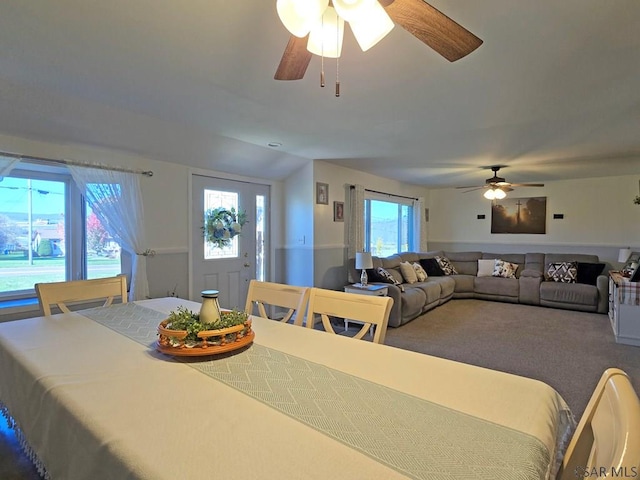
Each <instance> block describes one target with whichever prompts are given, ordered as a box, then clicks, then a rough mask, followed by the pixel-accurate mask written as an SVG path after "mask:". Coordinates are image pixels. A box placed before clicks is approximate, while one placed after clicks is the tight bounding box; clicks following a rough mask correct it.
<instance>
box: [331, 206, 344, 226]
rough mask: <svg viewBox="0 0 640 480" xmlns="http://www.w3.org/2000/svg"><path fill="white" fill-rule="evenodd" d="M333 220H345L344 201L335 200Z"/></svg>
mask: <svg viewBox="0 0 640 480" xmlns="http://www.w3.org/2000/svg"><path fill="white" fill-rule="evenodd" d="M333 221H334V222H344V202H333Z"/></svg>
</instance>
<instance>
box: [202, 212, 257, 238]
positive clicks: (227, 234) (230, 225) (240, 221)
mask: <svg viewBox="0 0 640 480" xmlns="http://www.w3.org/2000/svg"><path fill="white" fill-rule="evenodd" d="M245 223H247V214H246V212H236V210H235V208H233V207H232V208H231V209H229V210H227V209H226V208H223V207H218V208H214V209H210V210H207V211H206V212H205V213H204V227H202V229H203V230H204V239H205V241H206V242H208V243H213V244H214V245H215V246H216V247H218V248H224V247H228V246H229V245H230V244H231V240H232V239H233V237H235V236H236V235H240V233H241V232H242V227H243V226H244V224H245Z"/></svg>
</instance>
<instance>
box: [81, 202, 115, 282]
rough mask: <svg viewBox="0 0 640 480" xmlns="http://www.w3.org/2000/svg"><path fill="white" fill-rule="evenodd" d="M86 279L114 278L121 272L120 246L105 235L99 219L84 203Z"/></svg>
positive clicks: (105, 231)
mask: <svg viewBox="0 0 640 480" xmlns="http://www.w3.org/2000/svg"><path fill="white" fill-rule="evenodd" d="M86 212H87V213H86V220H85V221H86V223H85V232H86V237H85V241H86V245H85V252H86V255H87V258H86V261H87V278H105V277H114V276H116V275H119V274H120V273H121V272H122V268H121V263H120V244H119V243H118V242H117V241H116V240H115V239H113V238H112V237H111V235H109V234H108V233H107V230H106V229H105V228H104V226H103V225H102V222H100V219H99V218H98V217H97V216H96V214H95V213H94V212H93V210H91V207H90V206H89V204H88V203H86Z"/></svg>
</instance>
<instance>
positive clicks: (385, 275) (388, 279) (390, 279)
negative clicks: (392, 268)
mask: <svg viewBox="0 0 640 480" xmlns="http://www.w3.org/2000/svg"><path fill="white" fill-rule="evenodd" d="M376 272H377V274H378V275H379V276H380V278H381V280H380V281H381V282H385V283H390V284H392V285H395V286H397V287H398V288H400V291H401V292H404V287H403V286H402V284H401V283H400V282H398V281H397V280H396V279H395V277H394V276H393V275H391V274H390V273H389V272H388V271H387V270H385V269H384V268H382V267H378V268H377V269H376Z"/></svg>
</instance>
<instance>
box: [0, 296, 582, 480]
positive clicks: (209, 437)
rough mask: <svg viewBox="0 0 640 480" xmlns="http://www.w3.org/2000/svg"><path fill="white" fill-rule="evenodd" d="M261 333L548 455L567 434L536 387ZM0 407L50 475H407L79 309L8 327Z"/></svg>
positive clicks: (165, 306)
mask: <svg viewBox="0 0 640 480" xmlns="http://www.w3.org/2000/svg"><path fill="white" fill-rule="evenodd" d="M138 303H139V304H141V305H144V306H146V307H148V308H152V309H154V310H158V311H161V312H164V313H168V312H169V311H171V310H173V309H175V308H176V307H177V306H178V305H186V306H188V307H190V308H192V309H193V310H197V309H198V308H199V305H198V304H195V303H192V302H188V301H185V300H180V299H175V298H167V299H155V300H147V301H143V302H138ZM253 326H254V330H255V332H256V344H259V345H261V346H266V347H269V348H270V349H274V350H277V351H280V352H283V353H285V354H288V355H292V356H296V357H300V358H302V359H305V360H308V361H310V362H315V363H318V364H321V365H325V366H327V367H329V368H331V369H335V370H338V371H340V372H344V373H347V374H349V375H353V376H355V377H358V378H361V379H365V380H369V381H371V382H374V383H377V384H381V385H384V386H386V387H389V388H392V389H395V390H398V391H399V392H404V393H406V394H409V395H413V396H416V397H418V398H422V399H425V400H428V401H430V402H434V403H436V404H439V405H444V406H446V407H448V408H450V409H453V410H456V411H459V412H462V413H464V414H468V415H472V416H474V417H478V418H481V419H484V420H486V421H488V422H493V423H495V424H498V425H502V426H504V427H508V428H509V429H513V430H516V431H518V432H522V433H523V434H527V435H531V436H533V437H535V438H537V439H539V440H540V442H542V444H543V445H544V446H545V447H546V448H547V449H548V451H549V453H550V456H551V457H552V458H553V457H554V456H555V454H556V451H557V446H558V443H559V439H560V438H562V437H563V436H566V435H567V433H568V431H569V429H570V422H568V409H567V406H566V404H565V403H564V401H563V400H562V399H561V398H560V396H559V395H558V394H557V393H556V392H555V391H554V390H553V389H551V388H550V387H549V386H547V385H545V384H543V383H541V382H538V381H535V380H531V379H527V378H522V377H517V376H513V375H508V374H504V373H500V372H496V371H492V370H487V369H482V368H478V367H472V366H468V365H464V364H460V363H456V362H451V361H448V360H443V359H439V358H435V357H430V356H426V355H421V354H417V353H414V352H409V351H404V350H399V349H395V348H392V347H388V346H384V345H377V344H372V343H368V342H363V341H356V340H353V339H349V338H345V337H340V336H334V335H330V334H327V333H325V332H320V331H314V330H308V329H305V328H301V327H295V326H292V325H285V324H280V323H278V322H273V321H269V320H266V319H261V318H254V320H253ZM0 401H2V402H3V403H4V404H5V405H6V407H7V408H8V410H9V412H10V413H11V415H12V416H13V417H14V418H15V420H16V422H17V423H18V425H19V427H20V428H21V429H22V430H23V432H24V435H25V436H26V438H27V439H28V441H29V443H30V444H31V447H32V448H33V450H34V451H35V453H36V454H37V455H38V457H39V458H40V460H41V461H42V463H43V464H44V465H45V466H46V468H47V470H48V472H49V473H50V475H51V477H52V478H53V479H64V480H75V479H91V480H95V479H101V478H104V479H118V480H120V479H129V478H131V479H153V480H161V479H177V478H181V479H182V478H184V479H200V478H202V479H211V478H224V479H225V480H228V479H236V478H237V479H243V480H244V479H252V478H260V479H284V478H301V479H318V480H320V479H322V480H325V479H328V478H330V479H341V478H343V479H350V480H351V479H372V478H385V479H401V478H405V479H406V478H407V476H406V475H404V474H402V473H399V472H398V471H396V470H394V469H392V468H390V467H389V466H387V465H385V464H383V463H381V462H379V461H377V460H376V459H374V458H371V457H370V456H368V455H366V454H363V453H361V452H359V451H356V450H354V449H352V448H349V447H348V446H345V445H344V444H343V443H341V442H338V441H336V440H335V439H333V438H330V437H329V436H327V435H325V434H323V433H322V432H319V431H317V430H315V429H313V428H310V427H309V426H307V425H305V424H304V423H303V422H300V421H298V420H296V419H294V418H291V417H289V416H286V415H283V414H282V413H281V412H279V411H277V410H275V409H273V408H271V407H270V406H268V405H266V404H264V403H262V402H259V401H256V400H255V399H253V398H251V397H250V396H247V395H245V394H244V393H242V392H240V391H238V390H236V389H234V388H231V387H229V386H227V385H225V384H223V383H220V382H219V381H216V380H214V379H211V378H209V377H207V376H206V375H203V374H202V373H201V372H199V371H197V370H195V369H193V368H190V367H189V366H187V365H184V364H181V363H180V362H174V361H171V360H170V359H167V357H165V356H163V355H161V354H159V353H157V352H155V351H154V350H153V349H151V348H149V346H145V345H142V344H139V343H136V342H134V341H132V340H131V339H129V338H127V337H125V336H123V335H121V334H120V333H117V332H115V331H112V330H110V329H108V328H105V327H104V326H102V325H100V324H98V323H96V322H95V321H93V320H90V319H88V318H86V317H85V316H83V315H82V312H78V313H73V314H62V315H56V316H53V317H49V318H43V317H39V318H33V319H28V320H20V321H17V322H9V323H5V324H0ZM389 408H390V409H392V408H393V405H389ZM550 468H551V467H550Z"/></svg>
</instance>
